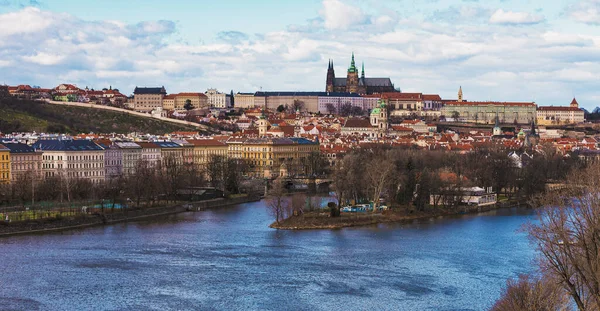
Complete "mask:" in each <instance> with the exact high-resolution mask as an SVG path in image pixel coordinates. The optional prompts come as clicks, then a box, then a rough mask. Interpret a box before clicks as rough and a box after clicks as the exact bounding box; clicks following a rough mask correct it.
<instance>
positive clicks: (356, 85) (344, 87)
mask: <svg viewBox="0 0 600 311" xmlns="http://www.w3.org/2000/svg"><path fill="white" fill-rule="evenodd" d="M325 91H326V92H347V93H358V94H374V93H384V92H396V89H395V88H394V84H393V83H392V81H391V80H390V78H366V77H365V64H364V63H363V64H362V71H361V74H360V77H359V76H358V69H357V68H356V64H355V62H354V53H352V60H351V62H350V67H349V68H348V72H347V75H346V77H345V78H336V77H335V70H334V66H333V60H330V61H329V66H328V67H327V80H326V83H325Z"/></svg>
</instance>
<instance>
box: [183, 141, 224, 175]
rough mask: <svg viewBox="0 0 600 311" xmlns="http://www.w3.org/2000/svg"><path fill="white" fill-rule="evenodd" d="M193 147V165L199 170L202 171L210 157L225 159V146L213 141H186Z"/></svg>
mask: <svg viewBox="0 0 600 311" xmlns="http://www.w3.org/2000/svg"><path fill="white" fill-rule="evenodd" d="M187 142H188V143H190V144H192V145H194V151H193V163H194V165H196V167H198V168H199V169H204V167H205V166H206V164H207V163H208V161H209V160H210V158H211V157H212V156H223V157H227V144H226V143H222V142H220V141H218V140H214V139H198V140H188V141H187Z"/></svg>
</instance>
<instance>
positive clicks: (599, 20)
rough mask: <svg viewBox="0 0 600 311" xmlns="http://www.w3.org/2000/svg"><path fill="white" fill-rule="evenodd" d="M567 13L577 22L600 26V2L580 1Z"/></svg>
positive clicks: (599, 0) (592, 0) (594, 0)
mask: <svg viewBox="0 0 600 311" xmlns="http://www.w3.org/2000/svg"><path fill="white" fill-rule="evenodd" d="M567 13H568V15H569V16H570V17H571V18H572V19H573V20H575V21H578V22H581V23H586V24H591V25H600V0H580V1H578V2H577V3H575V4H573V5H571V6H569V7H568V8H567Z"/></svg>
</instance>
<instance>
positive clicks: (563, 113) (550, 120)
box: [537, 98, 585, 125]
mask: <svg viewBox="0 0 600 311" xmlns="http://www.w3.org/2000/svg"><path fill="white" fill-rule="evenodd" d="M583 122H585V115H584V112H583V110H581V109H580V108H579V103H578V102H577V100H576V99H575V98H573V101H571V104H570V105H569V106H540V107H538V108H537V124H538V125H551V124H577V123H583Z"/></svg>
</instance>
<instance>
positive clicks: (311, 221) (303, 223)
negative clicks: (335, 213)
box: [270, 200, 527, 230]
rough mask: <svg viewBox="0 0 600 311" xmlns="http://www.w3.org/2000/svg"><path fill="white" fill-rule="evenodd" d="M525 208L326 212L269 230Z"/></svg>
mask: <svg viewBox="0 0 600 311" xmlns="http://www.w3.org/2000/svg"><path fill="white" fill-rule="evenodd" d="M517 206H527V204H525V203H522V202H520V201H518V200H511V201H503V202H499V203H497V204H495V205H488V206H481V207H462V208H458V209H445V208H441V207H438V208H429V209H428V210H426V211H415V210H412V209H406V208H400V209H393V210H389V211H384V212H380V213H342V214H341V215H340V217H330V216H329V213H328V212H309V213H305V214H303V215H300V216H292V217H289V218H287V219H284V220H282V221H280V222H279V223H278V222H274V223H272V224H271V225H270V227H271V228H274V229H281V230H317V229H341V228H346V227H360V226H371V225H376V224H382V223H395V222H398V223H402V222H411V221H416V220H423V219H428V218H436V217H444V216H457V215H464V214H477V213H482V212H488V211H491V210H495V209H498V208H507V207H517Z"/></svg>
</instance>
